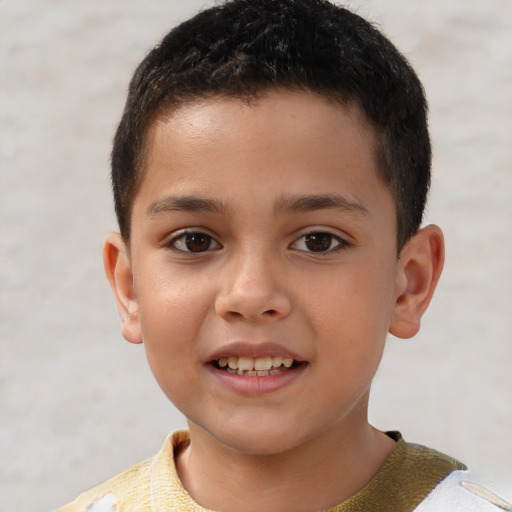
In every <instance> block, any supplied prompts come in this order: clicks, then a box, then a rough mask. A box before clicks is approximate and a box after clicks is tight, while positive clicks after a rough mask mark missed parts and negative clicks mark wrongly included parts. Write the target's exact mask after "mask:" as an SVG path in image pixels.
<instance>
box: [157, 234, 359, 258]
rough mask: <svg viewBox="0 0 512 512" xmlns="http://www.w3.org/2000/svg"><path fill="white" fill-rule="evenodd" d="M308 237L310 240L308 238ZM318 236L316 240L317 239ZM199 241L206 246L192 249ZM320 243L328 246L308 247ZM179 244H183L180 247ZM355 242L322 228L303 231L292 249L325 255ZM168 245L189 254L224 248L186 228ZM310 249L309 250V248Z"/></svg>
mask: <svg viewBox="0 0 512 512" xmlns="http://www.w3.org/2000/svg"><path fill="white" fill-rule="evenodd" d="M194 237H197V238H198V239H197V240H195V241H194V240H193V238H194ZM308 237H310V238H309V240H308ZM315 238H316V240H315ZM302 240H303V241H304V242H303V244H302V245H304V246H305V248H299V247H298V245H300V244H301V241H302ZM189 242H190V243H199V245H201V244H204V248H203V249H201V247H200V249H199V250H197V251H194V250H191V248H190V246H189V245H188V243H189ZM309 242H313V243H320V244H321V245H322V246H326V247H325V248H321V249H320V250H317V251H315V250H311V247H308V245H307V244H308V243H309ZM333 242H334V243H335V245H334V247H332V244H333ZM179 244H180V245H182V246H181V247H179ZM352 245H353V244H352V243H351V242H349V241H348V240H346V239H344V238H341V237H340V236H338V235H335V234H333V233H330V232H329V231H322V230H321V229H318V230H312V231H309V232H307V233H303V234H302V235H301V236H300V237H299V238H297V239H296V240H295V242H293V243H292V244H291V245H290V247H291V248H292V249H296V250H299V251H301V252H305V253H309V254H315V255H324V254H331V253H334V252H337V251H340V250H344V249H347V248H348V247H350V246H352ZM165 246H166V247H168V248H170V249H172V250H174V251H177V252H182V253H188V254H202V253H205V252H210V251H212V250H219V249H221V248H222V246H221V245H220V243H219V242H217V241H216V240H215V238H214V237H213V236H211V235H209V234H208V233H204V232H203V231H199V230H198V231H192V230H186V231H181V232H179V233H178V234H177V235H176V236H174V237H173V238H172V239H171V240H170V241H169V242H167V243H166V244H165ZM308 249H309V250H308Z"/></svg>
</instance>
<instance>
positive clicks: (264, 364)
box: [254, 357, 272, 371]
mask: <svg viewBox="0 0 512 512" xmlns="http://www.w3.org/2000/svg"><path fill="white" fill-rule="evenodd" d="M270 368H272V358H271V357H258V358H257V359H255V360H254V369H255V370H258V371H261V370H270Z"/></svg>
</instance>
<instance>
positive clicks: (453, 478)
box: [415, 470, 512, 512]
mask: <svg viewBox="0 0 512 512" xmlns="http://www.w3.org/2000/svg"><path fill="white" fill-rule="evenodd" d="M503 510H505V511H512V489H508V490H505V489H502V488H498V486H493V485H490V484H489V483H488V482H486V481H485V480H484V479H483V478H482V477H481V476H479V475H477V474H476V473H474V472H472V471H468V470H458V471H454V472H452V473H450V474H449V475H448V476H447V477H446V478H444V479H443V480H442V481H441V482H440V483H439V484H438V485H437V486H436V487H435V488H434V489H433V490H432V492H430V493H429V495H428V496H427V497H426V498H425V500H423V502H422V503H421V504H420V505H419V506H418V507H417V508H416V509H415V512H471V511H476V512H499V511H503Z"/></svg>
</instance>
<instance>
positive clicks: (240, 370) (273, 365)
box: [212, 356, 298, 377]
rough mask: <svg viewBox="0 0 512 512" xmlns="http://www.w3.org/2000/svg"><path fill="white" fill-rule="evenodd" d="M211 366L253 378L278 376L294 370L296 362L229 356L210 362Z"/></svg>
mask: <svg viewBox="0 0 512 512" xmlns="http://www.w3.org/2000/svg"><path fill="white" fill-rule="evenodd" d="M212 363H213V365H214V366H215V367H216V368H218V369H220V370H224V371H226V372H228V373H233V374H237V375H248V376H254V377H267V376H269V375H278V374H280V373H284V372H286V371H287V370H289V369H292V368H295V367H296V366H297V364H298V363H297V362H296V361H294V360H293V359H292V358H290V357H281V356H267V357H257V358H253V357H246V356H241V357H237V356H230V357H221V358H220V359H216V360H214V361H212Z"/></svg>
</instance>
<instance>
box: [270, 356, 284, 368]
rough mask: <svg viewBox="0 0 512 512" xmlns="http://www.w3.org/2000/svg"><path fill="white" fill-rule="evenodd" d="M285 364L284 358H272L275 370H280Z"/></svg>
mask: <svg viewBox="0 0 512 512" xmlns="http://www.w3.org/2000/svg"><path fill="white" fill-rule="evenodd" d="M282 364H283V358H282V357H281V356H276V357H273V358H272V366H273V367H274V368H279V367H280V366H281V365H282Z"/></svg>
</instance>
